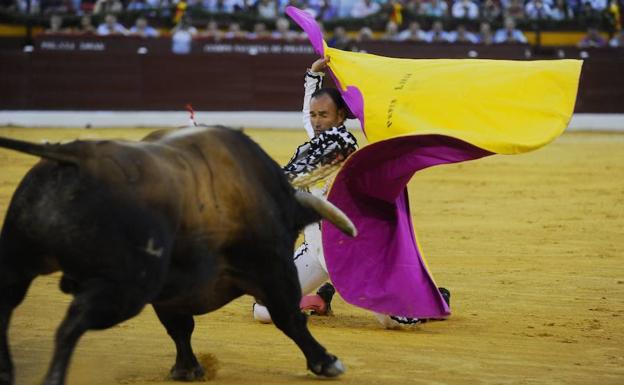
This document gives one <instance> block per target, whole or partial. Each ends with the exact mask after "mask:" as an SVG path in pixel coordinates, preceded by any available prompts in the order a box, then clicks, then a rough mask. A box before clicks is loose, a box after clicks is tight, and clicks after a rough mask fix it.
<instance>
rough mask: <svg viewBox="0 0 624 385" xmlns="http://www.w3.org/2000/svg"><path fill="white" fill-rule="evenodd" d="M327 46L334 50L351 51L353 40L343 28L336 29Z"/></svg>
mask: <svg viewBox="0 0 624 385" xmlns="http://www.w3.org/2000/svg"><path fill="white" fill-rule="evenodd" d="M327 45H329V46H330V47H332V48H337V49H342V50H345V51H349V50H350V47H351V39H350V38H349V35H347V31H345V29H344V28H343V27H340V26H338V27H336V28H334V35H333V36H332V38H331V39H329V40H328V41H327Z"/></svg>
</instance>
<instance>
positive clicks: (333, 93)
mask: <svg viewBox="0 0 624 385" xmlns="http://www.w3.org/2000/svg"><path fill="white" fill-rule="evenodd" d="M323 95H327V96H329V97H330V98H331V100H332V101H333V102H334V104H335V105H336V108H337V109H338V110H339V111H340V110H344V112H345V116H346V117H347V119H355V115H353V112H351V110H350V109H349V106H347V103H346V102H345V101H344V99H343V98H342V95H340V91H338V90H337V89H335V88H331V87H323V88H319V89H318V90H316V91H314V93H312V97H311V98H316V97H319V96H323Z"/></svg>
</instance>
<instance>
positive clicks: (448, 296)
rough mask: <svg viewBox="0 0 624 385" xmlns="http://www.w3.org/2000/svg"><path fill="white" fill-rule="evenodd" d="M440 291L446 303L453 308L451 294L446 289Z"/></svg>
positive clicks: (442, 288)
mask: <svg viewBox="0 0 624 385" xmlns="http://www.w3.org/2000/svg"><path fill="white" fill-rule="evenodd" d="M438 290H439V291H440V294H441V295H442V298H444V302H446V304H447V305H448V306H449V307H451V292H450V291H449V290H448V289H446V288H444V287H439V288H438Z"/></svg>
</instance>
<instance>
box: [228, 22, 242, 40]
mask: <svg viewBox="0 0 624 385" xmlns="http://www.w3.org/2000/svg"><path fill="white" fill-rule="evenodd" d="M245 36H246V33H245V31H242V30H241V27H240V24H238V23H230V27H229V28H228V30H227V32H226V33H224V34H223V38H224V39H244V38H245Z"/></svg>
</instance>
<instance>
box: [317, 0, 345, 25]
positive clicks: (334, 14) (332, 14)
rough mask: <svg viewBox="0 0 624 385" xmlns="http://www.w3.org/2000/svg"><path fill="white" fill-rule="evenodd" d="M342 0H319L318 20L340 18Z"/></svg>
mask: <svg viewBox="0 0 624 385" xmlns="http://www.w3.org/2000/svg"><path fill="white" fill-rule="evenodd" d="M339 1H340V0H320V1H319V2H318V16H317V20H320V21H329V20H333V19H336V18H338V11H339V7H338V3H339Z"/></svg>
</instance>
